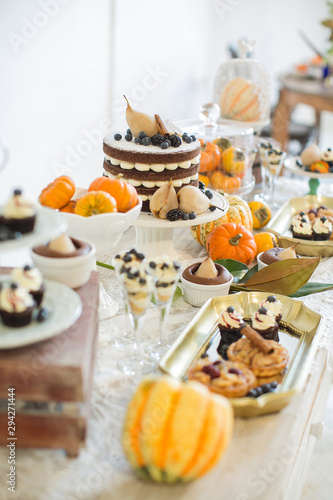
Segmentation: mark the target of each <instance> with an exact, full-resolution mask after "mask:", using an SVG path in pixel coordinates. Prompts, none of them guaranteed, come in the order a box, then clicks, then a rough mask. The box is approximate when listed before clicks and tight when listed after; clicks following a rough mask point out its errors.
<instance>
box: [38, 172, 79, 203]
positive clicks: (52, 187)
mask: <svg viewBox="0 0 333 500" xmlns="http://www.w3.org/2000/svg"><path fill="white" fill-rule="evenodd" d="M74 193H75V184H74V181H73V179H71V178H70V177H68V175H61V176H60V177H57V178H56V179H55V180H54V181H53V182H51V183H50V184H48V185H47V186H46V188H44V189H43V190H42V192H41V193H40V195H39V202H40V204H41V205H44V206H46V207H50V208H55V209H59V208H62V207H63V206H65V205H66V204H67V203H68V202H69V200H70V199H71V197H72V196H73V194H74Z"/></svg>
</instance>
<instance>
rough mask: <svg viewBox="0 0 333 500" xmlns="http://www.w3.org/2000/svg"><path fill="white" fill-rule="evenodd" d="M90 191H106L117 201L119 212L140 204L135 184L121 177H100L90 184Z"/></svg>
mask: <svg viewBox="0 0 333 500" xmlns="http://www.w3.org/2000/svg"><path fill="white" fill-rule="evenodd" d="M89 191H105V192H106V193H109V194H110V195H111V196H113V198H115V200H116V202H117V210H118V212H128V210H131V208H133V207H135V206H136V205H137V204H138V201H139V197H138V193H137V191H136V189H135V187H134V186H132V185H131V184H129V182H126V181H125V180H123V179H121V178H120V177H119V178H118V177H117V178H116V179H110V178H109V177H104V176H102V177H98V178H97V179H95V180H94V181H93V182H92V183H91V184H90V186H89V188H88V192H89Z"/></svg>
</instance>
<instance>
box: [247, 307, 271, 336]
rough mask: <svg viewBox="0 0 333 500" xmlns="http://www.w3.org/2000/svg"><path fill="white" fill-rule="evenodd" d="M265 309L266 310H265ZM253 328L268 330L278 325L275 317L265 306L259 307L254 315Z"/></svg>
mask: <svg viewBox="0 0 333 500" xmlns="http://www.w3.org/2000/svg"><path fill="white" fill-rule="evenodd" d="M264 310H265V312H263V311H264ZM251 319H252V328H254V329H255V330H268V328H272V327H273V326H275V325H276V321H275V317H274V316H273V314H272V313H271V312H269V311H268V310H267V309H266V308H265V307H262V308H260V309H258V311H256V312H255V313H254V314H253V315H252V318H251Z"/></svg>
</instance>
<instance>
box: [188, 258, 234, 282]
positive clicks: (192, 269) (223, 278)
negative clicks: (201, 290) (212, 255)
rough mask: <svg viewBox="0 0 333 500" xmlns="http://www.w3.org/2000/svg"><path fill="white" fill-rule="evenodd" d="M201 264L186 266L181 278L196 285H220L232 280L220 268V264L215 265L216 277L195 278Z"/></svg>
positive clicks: (221, 267)
mask: <svg viewBox="0 0 333 500" xmlns="http://www.w3.org/2000/svg"><path fill="white" fill-rule="evenodd" d="M200 264H201V262H196V263H195V264H192V265H191V266H188V267H187V268H186V269H185V270H184V271H183V274H182V277H183V278H184V279H185V280H187V281H190V282H192V283H197V284H198V285H208V286H209V285H222V284H223V283H227V282H228V281H230V280H231V279H232V275H231V274H230V273H229V271H228V270H227V269H226V268H225V267H223V266H221V265H220V264H215V267H216V269H217V276H216V277H215V278H205V277H202V276H196V275H195V273H196V271H197V270H198V268H199V266H200Z"/></svg>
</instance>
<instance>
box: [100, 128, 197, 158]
mask: <svg viewBox="0 0 333 500" xmlns="http://www.w3.org/2000/svg"><path fill="white" fill-rule="evenodd" d="M103 151H104V153H105V155H107V156H109V157H110V158H113V159H114V160H120V161H124V162H128V163H134V164H135V163H138V164H140V163H146V164H147V163H148V164H172V163H177V164H179V163H182V162H186V161H189V160H193V159H195V158H197V157H198V156H199V155H200V142H199V141H194V142H191V143H189V144H188V143H186V142H182V144H181V145H180V146H179V147H178V148H173V147H172V146H171V147H169V148H168V149H161V148H160V147H159V146H153V145H150V146H142V145H141V144H135V143H134V141H130V142H128V141H126V140H125V139H124V138H123V139H121V140H120V141H116V140H115V139H114V138H113V135H108V136H106V137H105V138H104V141H103Z"/></svg>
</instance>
